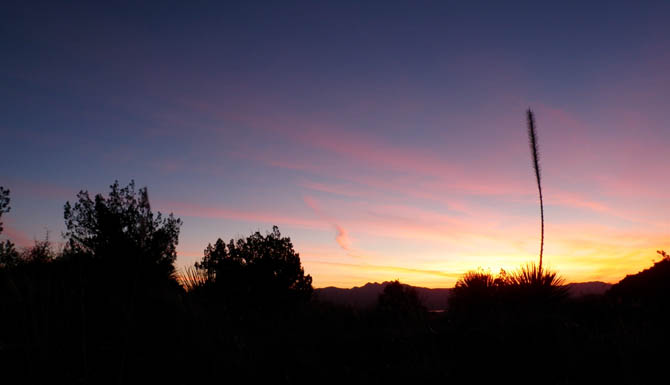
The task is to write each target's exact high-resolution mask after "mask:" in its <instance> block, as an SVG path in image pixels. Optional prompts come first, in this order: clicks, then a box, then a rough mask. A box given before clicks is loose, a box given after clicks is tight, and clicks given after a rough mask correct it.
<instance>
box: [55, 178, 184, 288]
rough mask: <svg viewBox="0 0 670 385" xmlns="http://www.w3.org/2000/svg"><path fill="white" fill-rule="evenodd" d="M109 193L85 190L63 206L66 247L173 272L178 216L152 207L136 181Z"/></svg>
mask: <svg viewBox="0 0 670 385" xmlns="http://www.w3.org/2000/svg"><path fill="white" fill-rule="evenodd" d="M110 188H111V191H110V193H109V195H108V196H107V197H104V196H103V195H101V194H97V195H96V196H95V198H94V199H91V198H90V196H89V193H88V191H80V192H79V194H77V199H78V201H77V202H76V203H75V204H74V205H71V204H70V202H67V203H66V204H65V214H64V216H65V225H66V227H67V231H66V232H65V234H64V236H65V237H66V238H67V241H68V244H67V247H68V251H69V252H74V253H84V254H89V255H92V256H93V257H97V258H136V259H137V261H136V262H138V263H139V264H140V265H142V266H148V267H149V268H151V269H156V270H157V271H160V272H161V273H162V274H164V275H171V274H173V273H174V265H173V264H174V261H175V259H176V257H177V252H176V247H177V243H178V239H179V228H180V226H181V223H182V222H181V220H180V219H177V218H174V216H173V215H172V214H170V215H169V216H168V217H166V218H164V217H163V216H162V214H161V213H160V212H158V213H157V214H156V215H154V214H153V212H152V211H151V205H150V204H149V195H148V193H147V188H146V187H144V188H141V189H139V191H138V192H135V182H134V181H131V182H130V184H129V185H128V186H126V187H119V183H118V181H115V182H114V184H113V185H111V186H110Z"/></svg>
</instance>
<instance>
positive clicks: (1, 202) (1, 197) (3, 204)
mask: <svg viewBox="0 0 670 385" xmlns="http://www.w3.org/2000/svg"><path fill="white" fill-rule="evenodd" d="M7 212H9V190H8V189H6V188H4V187H2V186H0V219H2V214H4V213H7ZM2 230H3V227H2V221H0V234H1V233H2Z"/></svg>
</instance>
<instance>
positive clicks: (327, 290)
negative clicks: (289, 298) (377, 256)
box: [314, 281, 612, 310]
mask: <svg viewBox="0 0 670 385" xmlns="http://www.w3.org/2000/svg"><path fill="white" fill-rule="evenodd" d="M389 283H390V282H382V283H378V282H374V283H372V282H368V283H366V284H365V285H363V286H356V287H352V288H351V289H342V288H339V287H333V286H330V287H324V288H319V289H315V290H314V293H315V295H316V298H317V299H319V300H321V301H324V302H330V303H334V304H338V305H347V306H353V307H358V308H365V307H370V306H374V305H375V304H376V303H377V297H379V294H381V293H382V292H383V291H384V288H385V287H386V285H388V284H389ZM407 286H410V287H412V288H414V289H415V290H416V291H417V293H418V294H419V298H420V299H421V301H422V302H423V305H424V306H426V308H428V310H444V309H446V308H447V302H448V300H449V295H451V290H452V289H450V288H441V289H429V288H426V287H419V286H411V285H407ZM611 286H612V285H611V284H609V283H605V282H599V281H593V282H579V283H570V284H568V285H567V287H568V293H570V295H571V296H573V297H581V296H585V295H602V294H604V293H605V292H606V291H607V290H608V289H609V288H610V287H611Z"/></svg>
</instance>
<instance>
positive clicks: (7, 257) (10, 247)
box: [0, 240, 21, 268]
mask: <svg viewBox="0 0 670 385" xmlns="http://www.w3.org/2000/svg"><path fill="white" fill-rule="evenodd" d="M20 261H21V256H20V254H19V252H18V251H17V250H16V248H15V247H14V244H13V243H12V242H11V241H9V240H6V241H4V242H0V268H10V267H14V266H16V265H18V264H19V263H20Z"/></svg>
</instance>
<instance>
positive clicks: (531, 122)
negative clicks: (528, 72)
mask: <svg viewBox="0 0 670 385" xmlns="http://www.w3.org/2000/svg"><path fill="white" fill-rule="evenodd" d="M528 142H529V144H530V154H531V155H532V157H533V169H534V170H535V178H536V179H537V190H538V192H539V193H540V222H541V226H542V227H541V238H540V266H539V272H540V273H541V272H542V252H543V251H544V205H543V202H542V180H541V177H540V153H539V152H538V150H537V132H536V131H535V118H534V117H533V111H531V110H530V109H528Z"/></svg>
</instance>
